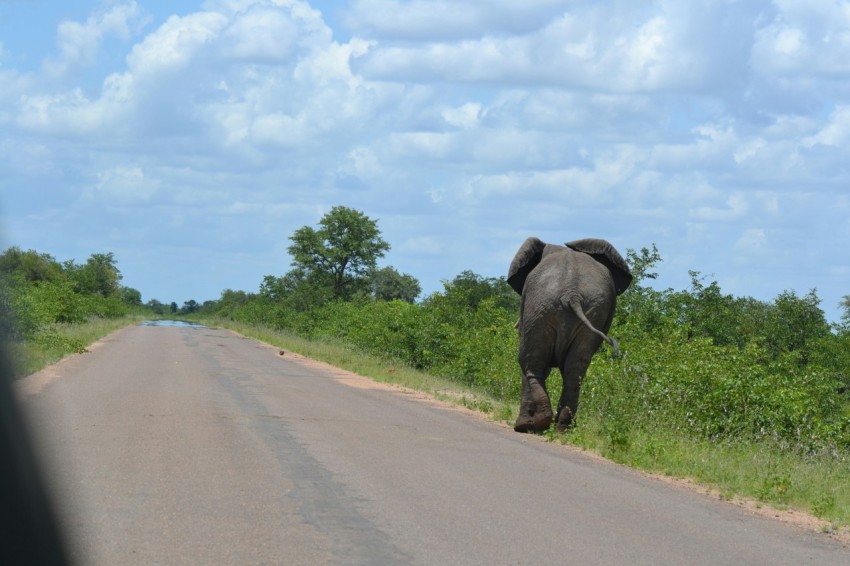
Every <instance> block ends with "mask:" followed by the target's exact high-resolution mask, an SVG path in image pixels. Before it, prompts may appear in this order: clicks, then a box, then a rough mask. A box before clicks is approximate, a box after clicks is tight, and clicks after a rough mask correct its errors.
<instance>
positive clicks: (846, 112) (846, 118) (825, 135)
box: [803, 105, 850, 147]
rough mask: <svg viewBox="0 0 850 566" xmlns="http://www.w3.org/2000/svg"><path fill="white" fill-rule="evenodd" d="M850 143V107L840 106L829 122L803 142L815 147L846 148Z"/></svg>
mask: <svg viewBox="0 0 850 566" xmlns="http://www.w3.org/2000/svg"><path fill="white" fill-rule="evenodd" d="M848 143H850V106H848V105H843V106H838V107H837V108H836V109H835V110H834V111H833V112H832V114H831V115H830V117H829V121H828V122H827V123H826V124H825V125H824V126H823V127H822V128H821V129H820V130H819V131H818V132H817V133H816V134H815V135H813V136H809V137H807V138H805V139H804V140H803V145H804V146H806V147H813V146H815V145H818V144H820V145H825V146H833V147H846V146H847V145H848Z"/></svg>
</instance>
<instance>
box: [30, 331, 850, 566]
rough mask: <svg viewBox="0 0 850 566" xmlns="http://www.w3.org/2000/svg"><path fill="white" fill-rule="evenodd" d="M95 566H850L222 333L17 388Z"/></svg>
mask: <svg viewBox="0 0 850 566" xmlns="http://www.w3.org/2000/svg"><path fill="white" fill-rule="evenodd" d="M16 390H17V393H18V395H19V398H20V399H21V401H22V405H23V407H24V410H25V411H26V412H27V415H28V419H29V422H30V426H31V427H32V428H33V429H34V431H35V433H36V436H37V438H38V440H39V449H40V450H39V451H40V454H41V458H42V459H43V461H44V468H45V472H46V474H47V475H48V477H49V478H50V479H51V480H52V482H53V489H54V491H55V496H56V498H57V502H58V508H59V511H60V515H61V517H62V518H63V520H64V525H65V528H66V530H67V533H68V535H69V537H70V538H71V539H72V540H73V554H74V558H75V559H76V560H77V561H78V562H79V563H81V564H104V565H123V564H144V565H152V564H205V565H206V564H239V565H244V564H376V565H381V564H439V565H449V564H463V565H473V564H486V565H488V566H492V565H497V564H523V565H525V564H528V565H533V564H545V565H553V564H568V563H571V564H572V563H575V564H630V565H634V564H652V565H663V564H675V565H683V564H688V565H699V564H723V565H728V564H747V565H757V564H769V565H778V564H793V565H795V566H799V565H800V564H817V565H828V564H843V565H847V564H850V548H848V547H847V546H845V545H843V544H842V543H840V542H838V541H835V540H833V539H831V538H829V537H828V536H826V535H823V534H820V533H817V532H809V531H806V530H803V529H800V528H797V527H793V526H789V525H786V524H784V523H780V522H778V521H773V520H770V519H766V518H762V517H758V516H755V515H752V514H750V513H749V512H747V511H746V510H743V509H741V508H739V507H736V506H733V505H730V504H727V503H723V502H721V501H718V500H714V499H712V498H710V497H708V496H705V495H700V494H696V493H693V492H690V491H688V490H685V489H682V488H680V487H676V486H673V485H669V484H667V483H665V482H662V481H658V480H654V479H651V478H647V477H644V476H643V475H641V474H638V473H635V472H632V471H630V470H627V469H624V468H622V467H620V466H616V465H612V464H609V463H607V462H604V461H600V460H599V459H596V458H590V457H587V456H585V455H582V454H580V453H577V452H576V451H574V450H570V449H567V448H564V447H562V446H558V445H554V444H551V443H547V442H545V441H543V440H542V439H540V438H538V437H534V436H528V435H521V434H517V433H514V432H513V431H512V430H510V429H509V428H508V427H505V426H502V425H499V424H495V423H491V422H487V421H486V420H483V419H482V418H480V417H477V416H474V415H471V414H469V413H467V412H464V411H460V410H456V409H452V408H449V407H446V406H442V405H440V404H438V403H434V402H429V401H427V400H426V399H423V398H422V396H420V395H414V394H410V393H405V392H402V391H399V390H393V389H391V388H387V387H380V386H375V385H374V384H373V383H372V382H371V381H369V380H366V379H364V378H358V377H356V376H353V375H351V374H347V373H345V372H342V371H339V370H335V369H333V368H330V367H328V366H324V365H322V364H319V363H316V362H312V361H310V360H306V359H304V358H299V357H297V356H294V355H291V354H286V355H284V356H280V355H279V353H278V350H277V349H274V348H271V347H269V346H266V345H263V344H261V343H259V342H256V341H253V340H249V339H246V338H243V337H241V336H238V335H236V334H233V333H230V332H228V331H225V330H219V329H209V328H168V327H145V326H136V327H131V328H127V329H124V330H121V331H119V332H117V333H115V334H112V335H111V336H109V337H107V338H106V339H105V340H104V341H102V342H101V343H99V344H98V345H96V346H95V347H94V348H92V350H91V352H90V353H87V354H83V355H79V356H74V357H72V358H69V359H66V360H65V361H63V362H62V363H60V364H58V365H56V366H53V367H51V368H48V369H47V370H45V371H43V372H40V373H38V374H35V375H33V376H30V377H28V378H25V379H23V380H20V381H18V382H16Z"/></svg>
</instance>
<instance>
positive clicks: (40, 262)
mask: <svg viewBox="0 0 850 566" xmlns="http://www.w3.org/2000/svg"><path fill="white" fill-rule="evenodd" d="M0 274H4V275H8V276H13V277H14V276H18V277H23V278H24V280H26V281H29V282H36V281H55V280H57V279H61V278H64V277H65V274H64V273H63V271H62V265H61V264H60V263H59V262H58V261H56V260H55V259H53V257H52V256H50V255H48V254H40V253H38V252H36V251H35V250H29V251H26V252H24V251H21V249H20V248H18V247H11V248H9V249H7V250H6V251H5V252H3V254H2V255H0Z"/></svg>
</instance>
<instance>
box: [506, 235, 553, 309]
mask: <svg viewBox="0 0 850 566" xmlns="http://www.w3.org/2000/svg"><path fill="white" fill-rule="evenodd" d="M545 247H546V244H545V243H543V242H542V241H541V240H540V239H539V238H534V237H531V238H528V239H527V240H526V241H525V242H523V243H522V246H520V248H519V251H517V253H516V255H515V256H514V259H513V261H512V262H511V267H510V269H509V270H508V285H510V286H511V288H512V289H513V290H514V291H516V292H517V293H519V294H520V295H522V288H523V287H524V286H525V279H526V277H528V274H529V273H531V270H532V269H534V268H535V267H537V264H538V263H540V260H541V259H542V257H543V248H545Z"/></svg>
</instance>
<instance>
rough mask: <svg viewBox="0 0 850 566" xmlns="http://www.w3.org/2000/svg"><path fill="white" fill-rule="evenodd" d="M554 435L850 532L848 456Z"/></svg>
mask: <svg viewBox="0 0 850 566" xmlns="http://www.w3.org/2000/svg"><path fill="white" fill-rule="evenodd" d="M203 322H204V323H205V324H207V325H211V326H214V325H218V326H222V327H226V328H229V329H231V330H234V331H235V332H238V333H240V334H243V335H246V336H250V337H252V338H256V339H258V340H261V341H263V342H266V343H269V344H273V345H275V346H277V347H280V348H284V349H287V350H291V351H293V352H297V353H299V354H302V355H305V356H308V357H311V358H314V359H318V360H322V361H324V362H327V363H330V364H332V365H335V366H337V367H341V368H344V369H347V370H349V371H353V372H355V373H358V374H360V375H364V376H367V377H370V378H373V379H375V380H377V381H382V382H390V383H396V384H399V385H403V386H405V387H409V388H412V389H416V390H419V391H423V392H426V393H430V394H432V395H434V396H435V397H437V398H440V399H444V400H448V401H452V402H455V403H457V404H460V405H464V406H466V407H469V408H472V409H475V410H479V411H481V412H484V413H487V414H488V415H489V416H490V417H491V418H493V419H495V420H499V421H507V422H509V423H510V422H512V421H513V419H514V418H515V416H516V410H517V403H516V402H511V401H502V400H497V399H494V398H493V397H490V396H487V395H486V394H483V393H481V392H480V391H476V390H475V389H473V388H469V387H466V386H461V385H459V384H457V383H455V382H452V381H450V380H448V379H445V378H440V377H435V376H433V375H430V374H426V373H423V372H420V371H416V370H412V369H410V368H406V367H404V366H403V365H400V364H392V363H388V362H386V361H384V360H381V359H378V358H374V357H371V356H367V355H365V354H362V353H359V352H357V351H355V350H353V349H352V348H351V347H348V346H346V345H344V344H342V343H339V342H311V341H308V340H304V339H303V338H300V337H298V336H295V335H292V334H288V333H285V332H277V331H273V330H270V329H268V328H263V327H259V326H252V325H246V324H242V323H238V322H233V321H226V320H219V319H208V320H205V321H203ZM553 393H556V392H553ZM615 394H619V392H617V393H615ZM624 394H628V392H625V393H624ZM626 401H627V400H626ZM579 416H581V412H579ZM546 436H547V437H548V438H549V439H550V440H552V441H555V442H561V443H564V444H570V445H573V446H576V447H579V448H582V449H584V450H587V451H590V452H593V453H596V454H599V455H601V456H603V457H605V458H608V459H610V460H613V461H615V462H618V463H621V464H624V465H627V466H630V467H633V468H636V469H639V470H643V471H646V472H651V473H656V474H661V475H665V476H668V477H672V478H679V479H688V480H692V481H694V482H696V483H697V484H699V485H702V486H704V487H705V488H707V489H709V490H712V491H713V492H716V493H717V494H718V495H719V496H720V497H722V498H725V499H729V500H735V499H746V500H751V501H752V502H754V504H755V506H762V505H764V506H770V507H771V508H775V509H779V510H782V509H794V510H798V511H801V512H804V513H809V514H811V515H813V516H815V517H819V518H821V519H823V520H824V521H826V522H827V523H826V524H825V526H824V527H823V530H825V531H842V532H844V533H846V532H847V529H848V527H850V462H848V456H847V455H841V454H821V455H803V454H800V453H799V452H797V451H793V450H786V449H784V448H783V447H782V446H780V445H776V444H773V443H771V442H761V443H747V442H712V441H709V440H701V439H694V438H689V437H685V436H682V435H678V434H676V433H673V432H670V431H668V430H665V429H664V428H663V424H662V423H659V424H658V426H657V427H655V428H651V427H642V428H637V429H636V428H628V427H623V428H622V429H621V428H620V427H617V426H613V427H612V425H611V423H608V422H589V421H587V420H585V421H581V419H580V421H579V424H578V426H577V427H576V428H574V429H573V430H571V431H569V432H567V433H563V434H557V433H554V432H550V433H547V434H546Z"/></svg>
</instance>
